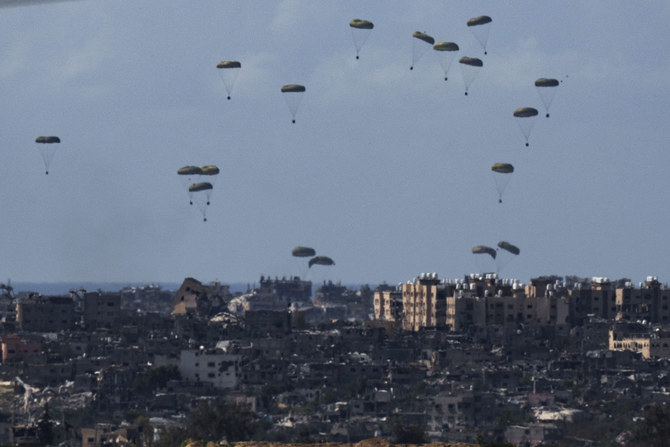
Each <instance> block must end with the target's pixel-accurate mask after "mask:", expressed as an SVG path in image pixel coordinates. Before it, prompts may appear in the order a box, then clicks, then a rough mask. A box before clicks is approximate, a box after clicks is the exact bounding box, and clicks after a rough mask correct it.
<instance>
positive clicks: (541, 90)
mask: <svg viewBox="0 0 670 447" xmlns="http://www.w3.org/2000/svg"><path fill="white" fill-rule="evenodd" d="M535 87H536V90H537V93H538V94H539V95H540V99H542V104H544V110H545V111H546V113H547V114H546V117H547V118H549V107H551V102H552V101H553V100H554V95H555V94H556V87H558V79H553V78H539V79H537V80H536V81H535Z"/></svg>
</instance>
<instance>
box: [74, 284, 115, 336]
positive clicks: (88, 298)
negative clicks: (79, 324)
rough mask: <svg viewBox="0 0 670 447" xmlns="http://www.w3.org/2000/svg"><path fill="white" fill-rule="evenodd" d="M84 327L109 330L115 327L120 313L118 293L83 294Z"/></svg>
mask: <svg viewBox="0 0 670 447" xmlns="http://www.w3.org/2000/svg"><path fill="white" fill-rule="evenodd" d="M83 301H84V314H83V319H84V327H85V328H86V329H100V328H107V329H111V328H114V327H116V324H117V321H118V320H119V315H120V313H121V294H120V293H104V294H103V293H99V292H88V293H85V294H84V297H83Z"/></svg>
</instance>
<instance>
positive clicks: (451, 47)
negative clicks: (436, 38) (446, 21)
mask: <svg viewBox="0 0 670 447" xmlns="http://www.w3.org/2000/svg"><path fill="white" fill-rule="evenodd" d="M433 50H435V51H458V50H459V48H458V44H456V43H454V42H438V43H436V44H435V45H433Z"/></svg>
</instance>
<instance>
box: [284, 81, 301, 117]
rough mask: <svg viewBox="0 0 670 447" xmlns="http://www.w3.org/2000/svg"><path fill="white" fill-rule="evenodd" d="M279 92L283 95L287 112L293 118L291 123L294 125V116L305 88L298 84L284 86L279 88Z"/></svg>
mask: <svg viewBox="0 0 670 447" xmlns="http://www.w3.org/2000/svg"><path fill="white" fill-rule="evenodd" d="M281 91H282V93H283V94H284V99H285V100H286V105H287V106H288V110H289V112H291V116H292V117H293V123H295V114H296V113H297V112H298V106H299V105H300V101H301V100H302V95H303V94H304V93H305V86H304V85H300V84H286V85H284V86H283V87H282V88H281Z"/></svg>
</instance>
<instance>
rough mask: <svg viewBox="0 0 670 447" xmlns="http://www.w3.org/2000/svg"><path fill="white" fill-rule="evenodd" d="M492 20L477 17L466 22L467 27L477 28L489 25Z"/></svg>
mask: <svg viewBox="0 0 670 447" xmlns="http://www.w3.org/2000/svg"><path fill="white" fill-rule="evenodd" d="M492 21H493V20H492V19H491V17H489V16H479V17H473V18H471V19H470V20H468V23H467V24H468V26H478V25H486V24H487V23H491V22H492Z"/></svg>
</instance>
